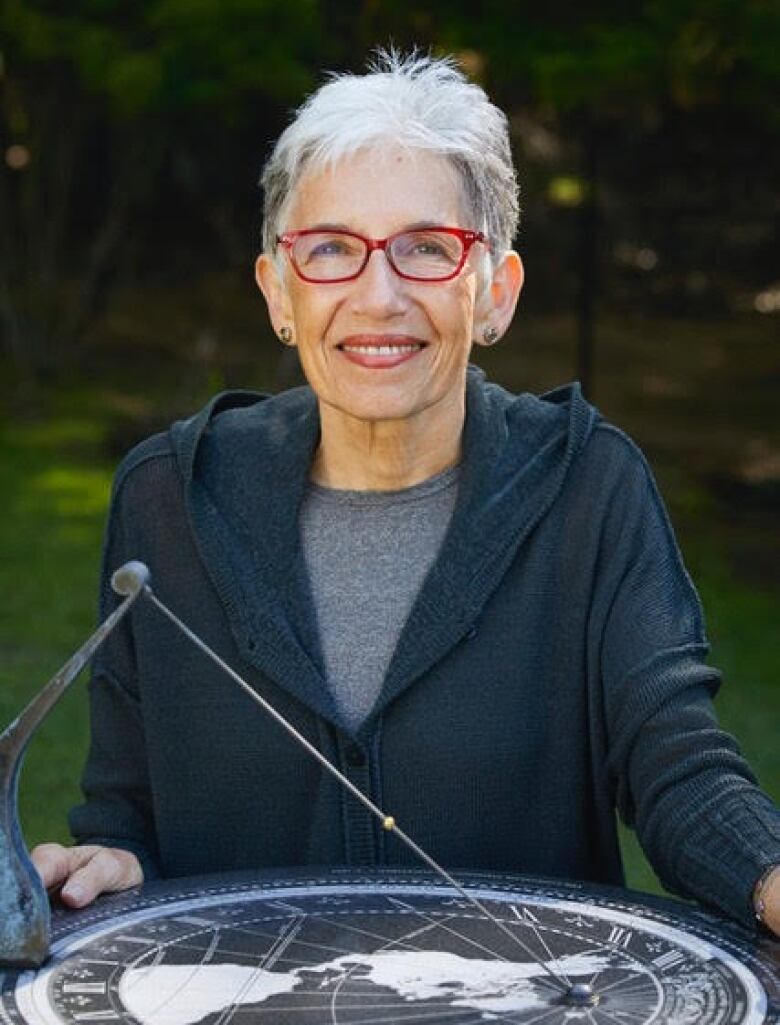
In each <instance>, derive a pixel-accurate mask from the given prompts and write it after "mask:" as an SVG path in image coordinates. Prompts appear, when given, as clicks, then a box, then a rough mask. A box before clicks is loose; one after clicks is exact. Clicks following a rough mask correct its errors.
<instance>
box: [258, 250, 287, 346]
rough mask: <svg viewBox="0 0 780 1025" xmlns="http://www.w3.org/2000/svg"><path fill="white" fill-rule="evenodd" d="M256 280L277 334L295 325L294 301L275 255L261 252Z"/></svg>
mask: <svg viewBox="0 0 780 1025" xmlns="http://www.w3.org/2000/svg"><path fill="white" fill-rule="evenodd" d="M255 281H256V282H257V287H258V288H259V289H260V291H261V292H262V293H263V297H264V299H265V302H266V305H267V306H268V316H269V317H270V318H271V324H272V326H273V329H274V331H275V332H276V334H277V335H278V334H280V332H281V331H282V329H283V328H291V327H292V325H293V313H292V303H291V302H290V296H289V294H288V292H287V289H286V288H285V284H284V282H283V281H282V279H281V276H280V274H279V268H278V267H277V266H276V262H275V260H274V259H273V257H271V256H269V255H268V254H267V253H261V254H260V256H258V258H257V260H256V261H255Z"/></svg>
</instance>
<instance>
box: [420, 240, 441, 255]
mask: <svg viewBox="0 0 780 1025" xmlns="http://www.w3.org/2000/svg"><path fill="white" fill-rule="evenodd" d="M414 252H415V253H417V254H418V255H420V256H446V255H447V253H446V252H445V249H444V246H442V245H441V244H440V243H439V242H417V243H416V244H415V247H414Z"/></svg>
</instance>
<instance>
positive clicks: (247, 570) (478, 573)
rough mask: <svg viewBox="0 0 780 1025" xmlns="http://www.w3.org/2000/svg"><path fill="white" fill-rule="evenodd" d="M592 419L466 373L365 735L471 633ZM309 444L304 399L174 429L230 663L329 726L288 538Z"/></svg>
mask: <svg viewBox="0 0 780 1025" xmlns="http://www.w3.org/2000/svg"><path fill="white" fill-rule="evenodd" d="M597 417H598V414H597V413H596V411H595V409H594V408H593V407H592V406H590V405H589V404H588V403H587V402H586V401H585V399H584V398H583V397H582V394H581V391H580V387H579V385H578V384H572V385H567V386H565V387H561V388H558V389H556V390H555V391H552V392H548V393H547V394H545V395H542V396H539V397H537V396H533V395H530V394H521V395H512V394H511V393H509V392H507V391H506V390H505V389H503V388H501V387H500V386H498V385H495V384H491V383H489V382H488V381H487V380H486V379H485V376H484V374H483V373H482V371H481V370H479V369H477V368H475V367H470V368H469V372H468V374H467V382H466V420H465V425H464V435H463V458H462V464H461V473H460V478H459V487H458V499H457V503H456V507H455V511H454V513H453V517H452V521H451V523H450V526H449V528H448V531H447V534H446V535H445V538H444V541H443V543H442V547H441V550H440V552H439V555H438V557H437V559H436V561H435V563H434V565H433V566H432V568H431V570H430V572H429V574H428V576H427V577H426V579H425V581H424V583H423V586H422V588H421V591H420V593H419V595H418V597H417V599H416V601H415V603H414V606H413V608H412V611H411V613H410V616H409V618H408V621H407V623H406V625H405V627H404V629H403V631H402V633H401V636H400V638H399V641H398V645H397V647H396V651H395V654H394V656H393V658H392V660H391V663H390V666H389V668H388V672H387V676H386V678H385V682H384V686H383V690H382V693H381V695H380V698H379V701H378V703H377V705H376V707H375V709H374V712H373V713H372V715H371V716H370V717H369V719H368V720H367V722H366V723H365V724H364V726H363V727H362V728H361V731H360V732H361V733H364V732H365V731H367V730H369V729H370V727H371V723H372V721H373V720H374V719H375V718H376V716H377V715H379V714H381V711H382V708H384V707H385V706H386V705H387V703H388V702H389V701H391V700H393V698H394V697H395V696H396V695H397V694H399V693H400V692H401V691H402V690H403V689H404V688H405V687H407V686H408V685H409V684H410V683H412V682H413V680H414V679H416V678H417V677H418V676H419V675H421V674H422V673H424V672H425V671H426V670H427V669H428V668H429V667H430V666H431V665H432V664H433V663H434V662H435V661H436V660H437V659H439V658H441V657H442V656H443V655H444V654H445V653H446V651H447V650H449V648H450V647H452V646H453V645H454V644H456V643H457V642H458V641H459V640H460V639H461V638H462V637H463V636H464V635H465V634H466V633H467V632H468V630H469V628H470V627H471V625H472V623H473V621H474V620H475V619H476V618H477V617H478V615H479V613H480V611H481V609H482V607H483V606H484V604H485V602H486V601H487V600H488V598H489V597H490V595H491V593H492V592H493V590H494V589H495V588H496V587H497V586H498V584H499V583H500V581H501V578H502V576H503V574H504V573H505V571H506V568H507V566H508V565H509V563H510V562H511V560H512V559H513V557H514V556H515V553H516V552H517V549H518V547H519V546H520V545H521V544H523V542H524V540H525V539H526V538H527V537H528V536H529V534H530V533H531V532H532V530H533V529H534V527H535V526H536V525H537V524H538V523H539V522H540V520H541V519H542V518H543V517H544V516H545V515H546V513H547V511H548V510H549V509H550V507H551V505H552V503H553V502H554V501H555V500H556V498H557V496H558V495H559V494H560V491H561V489H562V487H563V485H564V482H565V480H566V477H567V475H568V473H569V470H570V468H571V466H572V463H573V462H574V461H575V460H576V459H577V457H578V454H579V453H580V452H581V451H582V449H583V447H584V445H585V444H586V442H587V440H588V438H589V436H590V434H591V431H592V429H593V426H594V423H595V422H596V420H597ZM318 441H319V413H318V406H317V400H316V397H315V395H314V393H313V392H312V391H311V389H309V388H308V387H303V388H296V389H293V390H291V391H287V392H284V393H282V394H280V395H277V396H265V395H260V394H257V393H252V392H227V393H223V394H222V395H218V396H217V397H216V398H214V399H213V400H212V401H211V402H210V403H209V404H208V405H207V406H206V407H205V408H204V409H203V410H202V411H201V412H200V413H198V414H197V415H196V416H194V417H192V418H191V419H189V420H186V421H181V422H179V423H177V424H174V426H173V427H172V428H171V442H172V445H173V448H174V451H175V455H176V459H177V463H178V466H179V471H180V474H181V476H182V479H183V483H184V489H185V497H186V504H187V510H188V514H189V519H190V524H191V528H192V531H193V534H194V537H195V540H196V544H197V547H198V550H199V552H200V554H201V557H202V559H203V563H204V565H205V567H206V570H207V572H208V574H209V577H210V579H211V581H212V583H213V585H214V587H215V588H216V590H217V592H218V594H219V596H220V599H221V601H222V604H223V606H224V608H225V611H226V614H227V616H228V619H229V622H230V625H231V629H232V632H233V635H234V637H235V639H236V642H237V644H238V646H239V650H240V651H241V653H242V655H243V656H244V657H245V658H246V659H247V660H248V661H249V662H251V663H252V664H253V665H254V666H255V667H256V668H258V669H260V670H261V671H263V672H265V673H267V674H268V675H270V676H271V677H272V678H273V679H275V680H276V681H277V682H281V681H282V680H285V681H288V682H287V683H285V684H283V685H284V686H286V687H287V689H288V690H292V691H295V692H296V696H297V697H299V698H300V699H301V700H303V701H305V702H307V703H309V704H310V705H312V706H314V707H315V708H316V709H317V710H318V711H319V712H320V714H321V715H323V716H324V717H325V718H327V719H329V720H330V721H331V722H333V723H334V724H336V725H337V726H339V725H341V724H340V723H339V721H338V713H337V710H336V709H335V707H334V706H333V705H332V703H331V701H330V698H329V691H328V687H327V684H326V682H325V680H324V678H323V670H322V664H323V662H322V657H321V652H320V648H319V641H318V636H317V625H316V618H315V613H314V608H313V602H312V599H311V594H310V591H309V586H308V579H307V574H306V568H305V565H304V561H303V555H302V550H301V545H300V541H299V535H298V515H299V511H300V507H301V504H302V502H303V498H304V494H305V490H306V486H307V482H308V475H309V468H310V466H311V462H312V459H313V456H314V452H315V449H316V446H317V444H318ZM290 680H295V683H294V684H293V685H290V683H289V681H290Z"/></svg>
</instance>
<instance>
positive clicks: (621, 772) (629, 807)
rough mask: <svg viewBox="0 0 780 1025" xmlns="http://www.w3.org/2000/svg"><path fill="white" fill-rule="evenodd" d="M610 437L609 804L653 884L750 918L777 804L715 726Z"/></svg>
mask: <svg viewBox="0 0 780 1025" xmlns="http://www.w3.org/2000/svg"><path fill="white" fill-rule="evenodd" d="M618 444H622V445H623V446H624V447H625V446H630V448H629V458H628V459H627V460H625V465H624V468H623V470H622V471H621V473H620V475H619V478H620V479H619V483H616V485H615V488H614V490H613V492H612V494H611V496H610V503H609V512H608V515H607V517H606V523H607V526H606V529H605V532H604V536H603V539H602V552H601V558H602V561H603V564H604V566H605V567H606V568H605V570H604V572H603V574H601V585H600V588H599V593H598V595H597V598H596V605H597V607H598V608H599V615H598V619H599V621H600V624H601V647H600V666H601V677H602V686H603V707H604V712H605V716H606V723H607V736H608V750H609V754H608V767H609V770H610V774H611V776H612V778H613V780H614V782H615V785H616V790H617V801H618V808H619V810H620V813H621V816H622V817H623V819H624V820H625V821H626V822H627V823H628V824H629V825H633V826H634V827H635V828H636V831H637V834H638V837H639V840H640V842H641V844H642V846H643V848H644V851H645V853H646V855H647V857H648V859H649V861H650V862H651V864H652V865H653V867H654V869H655V871H656V872H657V873H658V876H659V878H660V879H661V881H662V882H663V884H664V886H666V887H667V888H668V889H669V890H671V891H672V892H676V893H678V894H680V895H682V896H685V897H694V898H696V899H698V900H700V901H701V902H702V903H704V904H707V905H710V906H714V907H715V908H717V909H718V910H720V911H722V912H725V913H726V914H728V915H730V916H731V917H733V918H735V919H737V920H738V921H740V922H741V923H742V924H743V925H746V926H748V927H751V928H752V927H753V926H754V925H755V920H754V917H753V910H752V892H753V888H754V886H755V884H756V882H757V880H758V878H759V877H760V875H761V873H762V872H763V871H764V870H765V869H766V867H767V866H769V865H772V864H775V863H780V810H778V808H776V807H775V806H774V805H773V803H772V801H771V800H770V799H769V797H768V796H767V795H766V794H765V793H764V792H763V791H762V790H761V789H760V788H759V786H758V785H757V782H756V779H755V776H754V775H753V773H752V771H751V769H750V767H749V766H748V764H747V763H746V761H745V760H744V758H743V757H742V755H741V753H740V751H739V747H738V745H737V743H736V741H735V740H734V738H733V737H731V736H730V735H729V734H728V733H726V732H725V731H723V730H722V729H721V728H720V727H719V725H718V722H717V718H716V715H715V712H714V709H713V706H712V697H713V696H714V694H715V692H716V691H717V689H718V687H719V684H720V675H719V673H718V672H717V671H716V670H715V669H713V668H711V667H710V666H708V665H707V664H706V662H705V658H706V655H707V653H708V650H709V647H708V644H707V639H706V636H705V632H704V625H703V618H702V613H701V606H700V603H699V599H698V596H697V594H696V591H695V589H694V587H693V584H692V583H691V580H690V578H689V576H688V574H687V572H686V570H685V568H684V566H683V563H682V559H681V556H680V552H679V549H678V546H677V543H676V541H675V538H674V535H673V532H672V529H671V526H670V524H669V520H668V517H667V514H666V511H665V509H664V507H663V503H662V501H661V498H660V496H659V494H658V491H657V489H656V487H655V483H654V481H653V479H652V476H651V474H650V471H649V469H648V467H647V464H646V463H645V461H644V459H643V457H642V456H641V454H640V453H638V451H637V450H636V449H635V448H634V447H633V446H631V445H630V443H629V442H627V440H624V441H623V442H622V443H618ZM625 455H626V452H625V450H624V452H623V456H624V457H625Z"/></svg>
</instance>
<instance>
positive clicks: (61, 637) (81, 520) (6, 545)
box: [0, 389, 780, 892]
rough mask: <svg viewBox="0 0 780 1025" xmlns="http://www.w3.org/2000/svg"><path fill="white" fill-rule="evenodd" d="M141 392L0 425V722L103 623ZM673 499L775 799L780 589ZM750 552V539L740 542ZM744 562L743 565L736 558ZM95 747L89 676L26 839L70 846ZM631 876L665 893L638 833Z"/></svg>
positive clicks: (31, 807)
mask: <svg viewBox="0 0 780 1025" xmlns="http://www.w3.org/2000/svg"><path fill="white" fill-rule="evenodd" d="M120 407H121V409H122V410H124V414H127V412H128V410H129V411H131V413H132V412H136V413H137V412H138V409H139V408H140V410H141V415H142V416H143V415H144V413H145V410H146V409H147V405H146V404H144V402H143V401H142V400H140V399H133V398H132V397H128V396H124V397H119V398H118V397H117V396H116V395H115V394H113V393H110V392H106V393H105V394H103V395H102V396H101V395H100V394H99V393H98V392H96V391H95V390H92V391H91V392H90V393H89V394H85V393H83V392H80V391H78V390H75V389H70V390H67V391H63V392H62V393H61V394H60V395H59V397H56V396H55V397H54V399H53V400H52V401H51V402H50V403H49V406H48V409H47V410H46V411H45V412H42V411H41V408H40V407H39V408H38V411H37V413H36V415H35V416H32V417H30V418H29V419H27V420H24V419H22V420H20V419H18V417H17V418H16V419H12V418H11V417H10V416H6V417H5V418H3V419H2V420H0V488H2V495H3V498H4V510H3V511H4V516H3V519H2V527H1V528H0V593H2V601H1V602H0V725H4V724H5V723H7V722H10V721H11V720H12V719H13V718H14V717H15V715H16V714H17V713H18V712H19V711H20V710H21V708H22V707H23V706H24V704H25V703H26V701H27V700H28V699H29V698H30V697H31V696H32V695H33V694H34V693H35V692H36V691H37V690H39V689H40V687H41V686H42V685H43V684H44V683H45V682H46V680H47V679H48V678H49V677H50V676H51V675H52V674H53V673H54V672H55V671H56V670H57V669H58V668H59V667H60V665H61V664H62V663H63V662H64V661H65V659H66V658H67V657H68V656H69V655H70V654H71V653H72V652H73V650H75V648H77V647H78V646H79V645H80V644H81V643H82V642H83V640H84V639H85V638H86V637H87V635H88V634H89V633H90V632H91V630H92V629H93V626H94V617H95V595H96V583H97V578H98V571H99V562H100V547H101V534H102V528H103V522H104V517H105V509H106V504H107V500H108V494H109V488H110V479H111V469H112V468H111V463H112V460H110V459H108V458H107V457H106V455H105V452H106V444H107V437H108V435H109V433H110V432H111V430H112V429H113V425H114V420H115V418H116V415H117V410H120ZM668 484H669V488H670V489H671V493H670V494H669V497H670V499H671V506H672V507H673V509H674V510H675V511H676V512H677V513H678V514H679V520H680V524H681V533H682V543H683V548H684V550H685V552H686V558H687V560H688V562H689V565H690V566H691V568H692V571H693V576H694V578H695V579H696V581H697V584H698V587H699V590H700V593H701V594H702V598H703V602H704V606H705V611H706V615H707V622H708V629H709V633H710V637H711V640H712V642H713V655H712V660H713V662H714V663H715V664H716V665H719V666H720V667H721V668H722V669H723V671H724V676H725V684H724V687H723V690H722V693H721V695H720V697H719V699H718V707H719V711H720V714H721V718H722V721H723V722H724V724H725V725H726V726H727V727H728V728H729V729H731V730H732V731H733V732H735V733H736V735H737V736H738V737H739V739H740V741H741V743H742V746H743V750H744V751H745V753H746V755H747V756H748V758H749V760H750V761H751V763H752V765H753V766H754V768H755V770H756V771H757V773H758V775H759V778H760V779H761V782H762V784H763V785H764V787H765V788H766V789H767V790H768V791H769V792H770V794H772V796H773V797H774V798H775V800H779V801H780V744H778V740H777V738H778V735H779V733H780V686H778V675H780V674H779V673H778V669H780V654H779V653H780V592H778V591H777V590H776V589H772V588H771V587H769V588H766V589H763V590H762V589H758V588H756V587H755V586H751V585H750V584H749V583H748V582H746V580H745V579H744V578H743V575H740V574H738V573H736V572H735V569H734V564H735V561H736V562H738V561H739V560H738V559H737V560H735V559H734V558H733V557H730V558H727V557H726V553H727V552H728V551H729V550H730V549H731V548H732V547H733V545H732V544H731V542H732V541H733V540H734V533H733V525H732V526H728V525H724V524H723V523H720V522H719V520H718V516H717V514H716V510H715V509H714V507H713V506H712V504H711V503H710V502H709V501H708V499H707V497H706V495H703V494H702V492H701V491H700V489H697V488H696V487H693V486H692V485H691V484H690V482H689V481H688V479H687V478H685V477H683V476H679V475H678V476H675V474H674V473H672V474H670V476H669V481H668ZM745 544H746V545H748V547H749V539H746V540H745ZM737 568H738V566H737ZM86 743H87V722H86V700H85V691H84V678H83V676H82V678H81V679H80V680H79V681H77V682H76V683H75V684H74V685H73V687H72V688H71V690H70V692H69V693H68V695H67V696H66V697H65V698H64V699H63V701H62V702H61V703H60V705H59V706H58V707H57V708H56V710H55V711H54V712H53V714H52V715H51V716H50V718H49V720H48V721H47V722H46V723H45V724H44V726H43V727H42V729H41V730H40V732H39V734H38V735H36V737H35V739H34V741H33V743H32V744H31V746H30V749H29V752H28V755H27V761H26V765H25V769H24V771H23V774H22V781H21V787H20V807H21V813H22V822H23V828H24V831H25V835H26V838H27V841H28V843H29V844H30V845H31V846H32V845H33V844H35V843H37V842H39V841H41V840H43V839H59V840H62V841H67V839H68V833H67V826H66V813H67V809H68V808H69V807H70V806H71V805H72V804H73V803H75V802H76V801H78V799H79V792H78V778H79V774H80V768H81V764H82V762H83V758H84V755H85V750H86ZM624 853H625V857H626V862H627V869H628V879H629V883H630V885H632V886H633V887H635V888H637V889H647V890H651V891H656V892H658V891H659V886H658V884H657V882H656V880H655V877H654V876H653V874H652V871H651V870H650V869H649V867H648V866H647V864H646V863H645V861H644V859H643V857H642V855H641V852H640V851H639V849H638V846H637V844H636V841H635V840H634V839H633V837H631V836H629V835H626V836H625V837H624Z"/></svg>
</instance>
